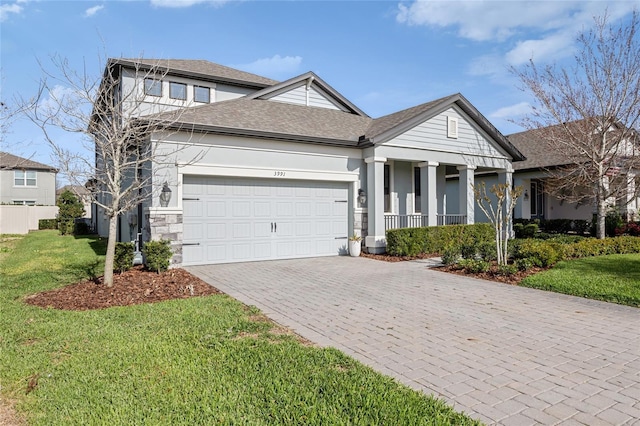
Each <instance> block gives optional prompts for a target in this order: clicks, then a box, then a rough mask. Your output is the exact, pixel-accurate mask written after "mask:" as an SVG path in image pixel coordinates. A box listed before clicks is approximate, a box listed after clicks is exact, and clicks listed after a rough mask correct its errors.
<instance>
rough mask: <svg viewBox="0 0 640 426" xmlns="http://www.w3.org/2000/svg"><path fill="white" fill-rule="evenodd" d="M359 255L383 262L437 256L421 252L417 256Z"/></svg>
mask: <svg viewBox="0 0 640 426" xmlns="http://www.w3.org/2000/svg"><path fill="white" fill-rule="evenodd" d="M360 256H362V257H366V258H368V259H375V260H383V261H385V262H406V261H407V260H416V259H430V258H432V257H437V256H438V255H437V254H428V253H422V254H419V255H417V256H392V255H390V254H386V253H384V254H370V253H360Z"/></svg>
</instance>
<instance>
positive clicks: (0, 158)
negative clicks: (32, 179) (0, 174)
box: [0, 152, 58, 173]
mask: <svg viewBox="0 0 640 426" xmlns="http://www.w3.org/2000/svg"><path fill="white" fill-rule="evenodd" d="M27 169H29V170H45V171H49V172H55V173H58V169H56V168H55V167H51V166H47V165H46V164H42V163H38V162H37V161H33V160H29V159H28V158H22V157H18V156H17V155H13V154H9V153H8V152H0V170H27Z"/></svg>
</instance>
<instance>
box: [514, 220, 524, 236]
mask: <svg viewBox="0 0 640 426" xmlns="http://www.w3.org/2000/svg"><path fill="white" fill-rule="evenodd" d="M513 234H514V235H515V236H516V238H524V224H522V223H514V224H513Z"/></svg>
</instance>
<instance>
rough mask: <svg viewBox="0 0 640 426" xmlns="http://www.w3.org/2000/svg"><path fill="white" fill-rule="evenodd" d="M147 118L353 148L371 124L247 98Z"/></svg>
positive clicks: (357, 118)
mask: <svg viewBox="0 0 640 426" xmlns="http://www.w3.org/2000/svg"><path fill="white" fill-rule="evenodd" d="M149 118H153V119H157V120H164V119H167V120H169V121H173V120H177V121H178V122H179V126H180V127H181V128H185V127H188V128H193V129H196V130H208V131H215V132H218V133H225V134H237V135H244V136H259V137H272V138H279V139H287V140H300V141H307V142H318V143H330V144H338V145H352V146H356V145H357V144H358V140H359V138H360V136H361V135H363V134H364V133H365V131H366V129H367V127H368V126H369V124H370V123H371V119H370V118H368V117H362V116H358V115H355V114H351V113H347V112H343V111H338V110H333V109H327V108H319V107H308V106H302V105H294V104H288V103H284V102H274V101H269V100H261V99H248V98H238V99H233V100H228V101H222V102H216V103H213V104H208V105H202V106H198V107H193V108H188V109H185V110H182V111H178V112H168V113H162V114H157V115H154V116H151V117H149Z"/></svg>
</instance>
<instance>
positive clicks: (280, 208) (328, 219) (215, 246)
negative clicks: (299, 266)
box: [183, 176, 348, 265]
mask: <svg viewBox="0 0 640 426" xmlns="http://www.w3.org/2000/svg"><path fill="white" fill-rule="evenodd" d="M183 194H184V195H185V198H198V200H193V201H192V200H184V201H183V203H184V204H183V205H184V231H183V232H184V242H185V246H184V250H183V263H184V264H185V265H196V264H205V263H224V262H241V261H250V260H268V259H284V258H295V257H310V256H327V255H336V254H339V253H340V252H341V251H343V252H344V249H345V248H346V247H345V246H346V236H347V219H348V210H347V203H346V202H344V201H345V200H346V199H347V197H348V184H347V183H339V182H316V181H286V180H269V179H252V178H229V177H199V176H198V177H195V176H185V177H184V188H183ZM336 201H340V202H336ZM272 224H273V225H274V227H272ZM340 238H343V239H344V241H343V240H340ZM189 240H191V241H189ZM189 242H191V243H192V244H198V243H199V244H200V245H199V246H198V245H188V243H189Z"/></svg>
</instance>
